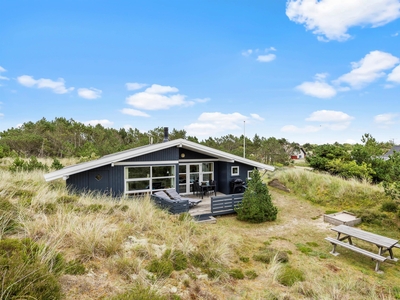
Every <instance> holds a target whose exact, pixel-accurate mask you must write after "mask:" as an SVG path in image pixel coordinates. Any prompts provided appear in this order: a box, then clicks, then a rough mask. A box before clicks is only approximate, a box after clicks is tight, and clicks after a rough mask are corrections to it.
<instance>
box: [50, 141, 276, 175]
mask: <svg viewBox="0 0 400 300" xmlns="http://www.w3.org/2000/svg"><path fill="white" fill-rule="evenodd" d="M171 147H180V148H184V149H189V150H192V151H195V152H198V153H202V154H206V155H209V156H213V157H215V158H216V159H219V160H223V161H230V162H240V163H244V164H246V165H250V166H253V167H255V168H259V169H265V170H268V171H274V170H275V168H274V167H273V166H270V165H266V164H262V163H259V162H256V161H253V160H250V159H247V158H243V157H240V156H237V155H233V154H229V153H227V152H224V151H220V150H216V149H214V148H210V147H207V146H204V145H200V144H197V143H194V142H191V141H188V140H185V139H177V140H172V141H168V142H164V143H159V144H152V145H147V146H142V147H137V148H133V149H129V150H125V151H121V152H117V153H113V154H109V155H105V156H103V157H101V158H99V159H96V160H92V161H89V162H84V163H80V164H76V165H73V166H68V167H65V168H63V169H61V170H57V171H54V172H51V173H47V174H45V175H44V179H45V180H46V181H52V180H55V179H59V178H63V177H65V176H69V175H73V174H77V173H80V172H84V171H87V170H91V169H94V168H98V167H102V166H106V165H109V164H112V163H117V162H120V161H124V160H126V159H129V158H133V157H138V156H141V155H144V154H148V153H152V152H156V151H160V150H164V149H168V148H171Z"/></svg>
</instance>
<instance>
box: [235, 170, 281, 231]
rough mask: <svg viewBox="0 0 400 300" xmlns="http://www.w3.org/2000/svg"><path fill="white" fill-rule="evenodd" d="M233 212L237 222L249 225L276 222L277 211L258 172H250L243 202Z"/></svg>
mask: <svg viewBox="0 0 400 300" xmlns="http://www.w3.org/2000/svg"><path fill="white" fill-rule="evenodd" d="M235 211H236V212H237V218H238V220H241V221H248V222H250V223H262V222H266V221H274V220H276V217H277V214H278V209H277V208H276V207H275V206H274V205H273V204H272V201H271V195H270V193H269V190H268V187H267V185H266V184H264V183H263V182H262V180H261V176H260V172H259V171H258V170H254V171H253V172H252V175H251V179H250V180H249V181H248V187H247V189H246V191H245V193H244V195H243V201H242V203H241V204H239V205H238V206H237V207H236V208H235Z"/></svg>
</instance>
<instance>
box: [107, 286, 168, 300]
mask: <svg viewBox="0 0 400 300" xmlns="http://www.w3.org/2000/svg"><path fill="white" fill-rule="evenodd" d="M108 299H109V300H168V298H167V297H164V296H160V295H158V294H157V293H156V292H155V291H152V290H151V289H150V288H147V287H143V286H141V285H139V284H136V285H135V286H134V287H133V288H132V289H130V290H128V291H127V292H125V293H123V294H120V295H117V296H114V297H111V298H108Z"/></svg>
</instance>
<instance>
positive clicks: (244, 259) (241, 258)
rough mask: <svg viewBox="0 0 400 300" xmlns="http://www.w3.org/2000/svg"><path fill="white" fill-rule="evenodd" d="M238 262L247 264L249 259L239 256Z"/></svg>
mask: <svg viewBox="0 0 400 300" xmlns="http://www.w3.org/2000/svg"><path fill="white" fill-rule="evenodd" d="M239 260H240V261H242V262H245V263H247V262H249V261H250V258H249V257H247V256H241V257H239Z"/></svg>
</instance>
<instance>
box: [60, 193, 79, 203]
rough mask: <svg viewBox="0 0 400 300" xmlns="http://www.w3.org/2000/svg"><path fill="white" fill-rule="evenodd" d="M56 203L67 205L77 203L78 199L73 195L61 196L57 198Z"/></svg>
mask: <svg viewBox="0 0 400 300" xmlns="http://www.w3.org/2000/svg"><path fill="white" fill-rule="evenodd" d="M56 202H57V203H60V204H69V203H76V202H78V197H77V196H75V195H63V196H60V197H58V198H57V200H56Z"/></svg>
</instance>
